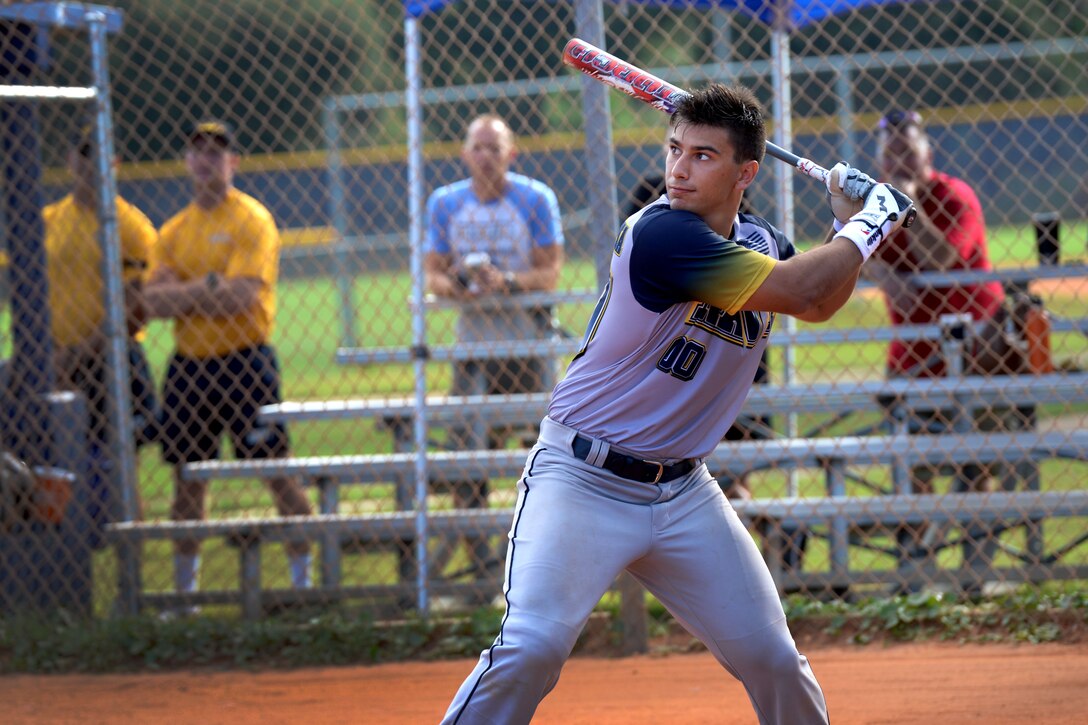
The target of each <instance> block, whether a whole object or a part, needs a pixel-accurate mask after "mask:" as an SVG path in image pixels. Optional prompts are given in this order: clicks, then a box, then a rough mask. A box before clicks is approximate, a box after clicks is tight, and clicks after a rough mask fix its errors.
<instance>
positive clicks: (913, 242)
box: [867, 111, 1005, 377]
mask: <svg viewBox="0 0 1088 725" xmlns="http://www.w3.org/2000/svg"><path fill="white" fill-rule="evenodd" d="M878 155H879V161H880V167H881V170H882V171H883V174H884V181H886V182H887V183H889V184H891V185H893V186H894V187H895V188H897V189H899V190H900V191H902V192H903V193H904V194H906V195H907V196H909V197H910V198H911V199H915V200H916V205H917V209H918V218H917V219H916V220H915V222H914V224H913V226H911V228H910V229H902V230H900V231H898V232H897V233H895V234H894V235H892V236H891V237H890V238H889V239H888V240H887V241H885V243H884V244H882V245H880V247H879V248H878V249H877V251H876V254H874V255H873V258H872V261H871V262H870V264H869V267H870V269H868V270H867V272H868V274H869V276H870V278H871V279H873V281H874V282H876V284H877V285H878V286H879V287H880V288H881V289H882V290H883V291H884V297H885V300H886V302H887V305H888V313H889V315H890V316H891V320H892V324H893V325H902V324H908V323H909V324H934V323H936V322H938V320H939V319H940V317H941V315H948V314H955V313H967V314H970V315H971V317H972V318H973V319H974V320H976V321H977V320H983V319H988V318H990V317H992V316H993V315H994V314H995V313H996V312H997V310H998V308H1000V307H1001V305H1002V303H1003V302H1004V299H1005V293H1004V291H1003V290H1002V287H1001V283H1000V282H997V281H992V282H985V283H981V284H965V285H957V286H954V287H934V288H929V289H919V288H915V287H912V286H911V285H910V284H909V283H908V281H907V278H908V277H909V275H910V274H912V273H914V272H922V271H948V270H964V269H974V270H983V271H989V270H991V269H993V267H992V266H991V264H990V258H989V252H988V251H987V248H986V223H985V221H984V220H983V218H982V206H981V205H980V204H979V201H978V196H977V195H976V194H975V192H974V191H973V190H972V189H971V187H970V186H968V185H967V183H966V182H965V181H963V180H961V179H957V178H955V177H953V176H949V175H948V174H943V173H941V172H939V171H937V170H935V169H934V168H933V150H932V149H931V148H930V145H929V139H928V137H927V136H926V133H925V130H924V129H923V128H922V119H921V116H919V115H918V113H916V112H914V111H893V112H891V113H889V114H888V115H887V116H885V117H884V118H883V119H881V121H880V130H879V136H878ZM944 367H945V366H944V361H943V360H941V359H940V346H939V344H938V342H936V341H932V340H917V341H911V342H904V341H901V340H896V341H894V342H892V344H891V347H890V348H889V350H888V373H889V375H892V376H909V377H937V376H942V375H944Z"/></svg>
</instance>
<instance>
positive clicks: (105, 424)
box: [71, 341, 159, 447]
mask: <svg viewBox="0 0 1088 725" xmlns="http://www.w3.org/2000/svg"><path fill="white" fill-rule="evenodd" d="M105 360H106V357H105V353H102V354H98V355H86V356H84V357H82V358H80V359H79V360H78V361H77V362H76V367H75V369H74V370H73V371H71V377H72V381H73V382H74V383H75V385H76V386H77V387H78V388H79V390H80V392H82V393H83V394H84V395H85V396H86V397H87V412H88V415H89V418H90V420H89V422H90V441H91V443H92V444H105V443H106V441H107V440H108V438H109V436H108V435H107V433H108V432H109V430H110V426H111V423H110V419H109V414H108V411H107V410H106V392H107V391H108V390H109V387H108V384H107V382H106V366H105ZM128 374H129V390H130V396H131V397H130V401H131V403H132V427H133V430H134V433H135V438H136V446H137V447H139V446H142V445H144V444H145V443H150V442H151V441H153V440H155V439H156V437H157V435H156V434H157V428H158V418H159V401H158V399H157V398H156V395H155V381H154V380H153V379H152V377H151V366H150V365H148V364H147V356H146V355H145V354H144V348H143V345H141V344H140V343H138V342H136V341H130V342H129V346H128Z"/></svg>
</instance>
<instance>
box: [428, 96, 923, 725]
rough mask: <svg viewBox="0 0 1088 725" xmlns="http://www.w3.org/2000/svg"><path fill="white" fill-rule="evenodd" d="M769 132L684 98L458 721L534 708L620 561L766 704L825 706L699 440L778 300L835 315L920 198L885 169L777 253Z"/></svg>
mask: <svg viewBox="0 0 1088 725" xmlns="http://www.w3.org/2000/svg"><path fill="white" fill-rule="evenodd" d="M765 145H766V132H765V128H764V122H763V112H762V109H761V108H760V106H759V103H758V102H757V101H756V99H755V97H754V96H753V95H752V94H751V92H750V91H748V90H746V89H742V88H728V87H726V86H721V85H717V84H714V85H710V86H707V87H706V88H703V89H701V90H698V91H696V92H694V93H693V94H692V96H691V98H690V99H689V100H686V101H684V102H683V103H682V104H681V106H680V108H679V109H678V110H677V112H676V113H675V114H674V115H673V117H672V120H671V122H670V126H669V131H668V138H667V143H666V161H665V171H666V183H667V190H668V194H667V197H663V198H661V199H660V200H658V201H657V202H655V203H654V204H651V205H650V206H648V207H646V208H645V209H643V210H642V211H641V212H639V213H637V214H635V215H634V216H632V217H630V218H629V219H628V220H627V222H626V223H625V224H624V226H623V228H622V229H621V230H620V233H619V235H618V236H617V238H616V240H615V244H614V246H613V249H612V252H613V255H612V264H611V275H610V279H609V281H608V284H607V285H606V287H605V289H604V292H603V294H602V295H601V298H600V301H599V302H598V304H597V307H596V309H595V310H594V312H593V316H592V318H591V319H590V321H589V325H588V327H587V330H586V335H585V340H584V343H583V346H582V349H581V351H580V352H579V353H578V355H577V356H576V357H575V359H574V361H573V362H572V363H571V365H570V368H569V369H568V371H567V375H566V378H565V379H564V380H563V381H562V382H561V383H559V385H557V386H556V388H555V391H554V392H553V393H552V402H551V406H550V408H549V411H548V415H547V417H546V418H545V419H544V421H543V422H542V424H541V432H540V439H539V441H538V442H537V445H536V446H535V447H534V448H533V450H532V452H531V453H530V455H529V459H528V461H527V463H526V466H525V470H524V472H523V476H522V479H521V480H520V481H519V483H518V488H519V497H518V502H517V505H516V507H515V514H514V522H513V525H512V527H511V530H510V547H509V552H508V555H507V562H506V584H505V586H504V590H505V596H506V602H507V608H506V615H505V617H504V618H503V622H502V627H501V629H500V631H499V635H498V637H497V638H496V639H495V642H494V644H493V645H492V646H491V647H490V648H488V649H487V650H485V651H484V652H483V653H482V654H481V655H480V660H479V663H478V664H477V666H476V668H475V669H474V670H473V672H472V673H471V674H470V675H469V677H468V679H467V680H465V682H464V684H463V685H462V686H461V688H460V690H459V691H458V692H457V694H456V696H455V697H454V700H453V703H452V704H451V705H450V708H449V710H448V711H447V713H446V716H445V720H444V722H446V723H526V722H529V720H530V719H531V718H532V716H533V713H534V712H535V710H536V707H537V704H538V703H539V702H540V700H541V699H542V698H543V697H544V696H545V695H546V694H547V693H548V692H549V691H550V690H551V689H552V688H553V687H554V686H555V683H556V681H557V680H558V679H559V671H560V669H561V668H562V666H563V663H564V662H565V661H566V659H567V657H568V656H569V655H570V651H571V648H572V647H573V646H574V642H575V639H576V638H577V636H578V634H579V632H581V630H582V626H583V625H584V624H585V622H586V619H587V618H588V617H589V614H590V612H591V611H592V609H593V607H594V606H595V605H596V603H597V602H598V600H600V598H601V596H602V595H603V594H604V592H605V591H606V590H607V589H608V587H609V585H610V584H611V583H612V581H613V580H614V579H615V577H616V575H617V574H618V573H619V572H620V571H622V570H624V569H626V570H627V571H629V572H631V574H632V575H634V576H635V578H636V579H638V580H639V581H640V582H641V583H642V584H643V585H644V586H645V587H646V588H647V589H648V590H649V591H650V592H651V593H652V594H654V595H655V596H656V597H657V598H658V599H659V600H660V601H661V602H662V603H663V604H664V605H665V606H666V607H667V608H668V609H669V611H670V612H671V613H672V614H673V616H675V617H676V619H677V621H679V622H680V623H681V624H683V625H684V627H686V628H687V629H688V630H689V631H690V632H692V634H694V635H695V636H697V637H698V638H699V639H700V640H701V641H702V642H703V643H704V644H705V645H706V646H707V648H708V649H709V650H710V651H711V652H712V653H713V654H714V656H715V657H716V658H717V659H718V661H719V662H720V663H721V664H722V666H723V667H725V668H726V669H727V670H728V671H729V672H730V673H731V674H733V675H734V676H735V677H737V678H738V679H739V680H740V681H741V682H742V683H743V684H744V686H745V688H746V689H747V691H748V696H749V698H750V699H751V702H752V705H753V706H754V707H755V710H756V713H757V715H758V716H759V719H760V721H761V722H765V723H790V724H791V725H797V724H800V723H822V722H826V721H827V708H826V705H825V703H824V697H823V693H822V692H821V690H820V686H819V685H818V684H817V682H816V679H815V677H813V674H812V671H811V669H810V668H809V664H808V661H807V660H806V659H805V657H804V656H803V655H801V654H799V653H798V651H797V648H796V645H795V644H794V641H793V638H792V637H791V636H790V633H789V630H788V629H787V627H786V619H785V614H784V613H783V610H782V605H781V602H780V601H779V598H778V594H777V592H776V590H775V586H774V583H773V582H772V580H771V576H770V573H769V572H768V570H767V567H766V565H765V564H764V562H763V559H762V558H761V556H760V554H759V551H758V550H757V549H756V546H755V543H754V542H753V541H752V538H751V536H749V534H748V531H747V530H746V529H745V527H744V526H743V525H742V523H741V521H740V519H739V518H738V516H737V514H736V512H735V511H734V510H733V509H732V508H731V507H730V505H729V503H728V501H727V500H726V498H725V496H724V494H723V493H722V490H721V487H720V486H719V485H718V483H717V482H716V481H715V480H714V478H713V477H712V476H711V475H710V473H709V472H708V471H707V468H706V465H705V464H704V463H703V460H702V459H703V458H704V457H705V456H707V455H708V454H710V452H711V451H712V450H713V449H714V447H715V446H716V445H717V444H718V443H719V442H720V441H721V439H722V436H723V435H724V433H725V431H726V429H727V428H729V426H730V424H731V423H732V422H733V419H734V418H735V417H736V415H737V412H738V411H739V410H740V408H741V405H742V404H743V403H744V399H745V396H746V395H747V393H748V389H749V387H750V386H751V384H752V379H753V378H754V377H755V369H756V366H757V365H758V364H759V360H760V356H761V355H762V353H763V349H764V347H765V346H766V344H767V337H768V334H769V333H770V330H771V327H772V325H773V323H774V319H775V314H776V313H786V314H790V315H794V316H796V317H798V318H800V319H803V320H811V321H822V320H826V319H828V318H829V317H830V316H831V315H832V314H833V313H834V312H835V311H836V310H838V309H839V308H840V307H841V306H842V305H843V304H844V303H845V302H846V300H847V299H848V298H849V296H850V294H851V292H852V290H853V289H854V285H855V283H856V281H857V277H858V273H859V271H860V269H861V264H862V262H863V261H864V260H865V259H866V258H867V257H868V256H869V254H871V253H872V251H873V249H875V248H876V246H877V244H879V242H880V240H881V239H882V238H883V237H885V236H887V235H888V234H889V233H891V232H892V231H893V230H894V229H896V228H898V226H899V225H900V224H901V220H902V218H903V217H904V212H905V211H906V209H907V208H908V207H909V205H910V202H909V200H908V199H906V198H905V197H903V196H902V195H901V194H898V193H897V192H894V191H893V190H891V188H890V187H887V186H885V185H877V186H876V187H875V188H874V189H873V191H872V192H870V193H869V195H868V196H867V197H866V201H865V205H864V208H863V209H862V211H861V212H859V213H858V214H856V215H855V216H854V217H852V218H850V219H849V220H845V221H846V223H845V225H844V224H843V223H842V222H841V221H840V222H839V223H837V224H836V227H837V228H838V227H841V229H839V231H838V232H837V233H836V235H835V236H834V238H833V239H832V240H830V241H829V243H827V244H825V245H823V246H821V247H819V248H817V249H814V250H812V251H808V252H805V253H804V254H799V255H796V256H794V257H792V258H791V259H789V260H786V261H781V262H779V261H778V259H777V257H778V253H779V249H780V247H788V244H789V243H788V241H786V240H785V239H783V238H782V235H781V233H780V232H778V231H777V230H775V229H774V228H773V227H771V226H770V224H768V223H767V222H766V221H765V220H763V219H761V218H760V217H757V216H754V215H749V214H739V213H738V208H739V206H740V200H741V197H742V195H743V194H744V190H745V189H746V188H748V186H749V185H750V184H751V183H752V181H753V180H754V179H755V177H756V173H757V172H758V171H759V163H760V161H761V160H762V158H763V153H764V149H765ZM847 168H848V167H845V165H839V166H837V167H836V171H837V177H841V176H843V172H844V170H845V169H847ZM829 186H830V184H829ZM837 191H839V192H840V193H841V188H840V189H838V190H837Z"/></svg>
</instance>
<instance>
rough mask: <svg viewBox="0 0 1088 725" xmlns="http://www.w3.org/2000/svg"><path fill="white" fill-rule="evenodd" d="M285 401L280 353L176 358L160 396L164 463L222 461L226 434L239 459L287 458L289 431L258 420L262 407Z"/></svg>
mask: <svg viewBox="0 0 1088 725" xmlns="http://www.w3.org/2000/svg"><path fill="white" fill-rule="evenodd" d="M281 401H282V398H281V396H280V373H279V366H278V365H277V362H276V353H275V351H274V350H273V349H272V348H271V347H269V346H267V345H258V346H256V347H251V348H247V349H245V350H240V351H238V352H232V353H228V354H226V355H220V356H216V357H210V358H190V357H184V356H181V355H176V354H175V355H174V357H173V358H172V359H171V360H170V366H169V368H167V371H166V381H165V383H164V385H163V393H162V409H163V415H162V418H163V422H162V432H161V440H162V452H163V458H165V459H166V461H167V462H168V463H174V464H177V463H192V462H194V461H207V460H212V459H216V458H219V443H220V439H222V437H223V434H224V433H227V434H228V435H229V436H230V439H231V445H232V446H233V447H234V454H235V455H236V456H237V457H238V458H245V459H251V458H278V457H282V456H286V455H288V452H289V450H290V445H289V441H288V438H287V429H286V427H285V426H283V425H282V424H272V425H259V421H258V420H257V413H258V410H259V409H260V407H261V406H262V405H272V404H275V403H279V402H281Z"/></svg>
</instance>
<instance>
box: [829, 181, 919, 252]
mask: <svg viewBox="0 0 1088 725" xmlns="http://www.w3.org/2000/svg"><path fill="white" fill-rule="evenodd" d="M913 206H914V202H912V201H911V200H910V199H909V198H908V197H907V196H906V194H904V193H903V192H901V191H896V190H895V189H893V188H892V187H890V186H888V185H887V184H877V185H876V186H874V187H873V190H872V191H870V192H869V195H868V196H867V197H865V205H864V206H863V207H862V209H861V211H859V212H858V213H857V214H854V215H853V216H852V217H850V220H849V221H848V222H847V223H846V224H844V225H843V227H842V229H839V230H836V233H835V236H836V237H846V238H847V239H849V240H850V241H851V242H853V243H854V246H855V247H857V248H858V251H859V252H861V260H862V262H864V261H866V260H867V259H869V257H871V256H872V254H873V252H874V251H875V250H876V248H877V247H878V246H880V243H881V242H882V241H883V240H885V239H887V238H888V237H889V236H890V235H891V234H892V232H894V231H895V230H896V229H898V228H899V227H901V226H903V222H904V221H905V220H906V218H907V215H908V213H909V212H910V210H911V207H913Z"/></svg>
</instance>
